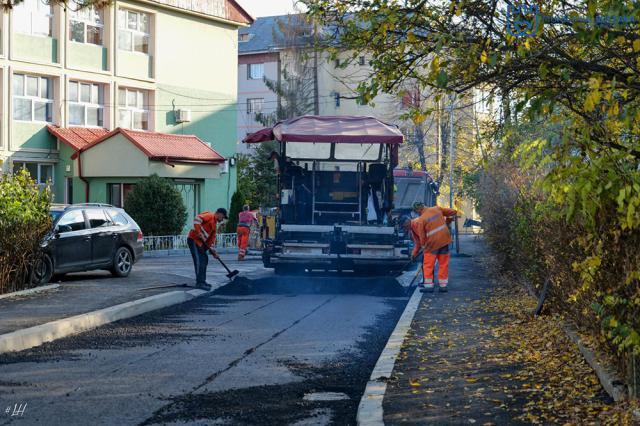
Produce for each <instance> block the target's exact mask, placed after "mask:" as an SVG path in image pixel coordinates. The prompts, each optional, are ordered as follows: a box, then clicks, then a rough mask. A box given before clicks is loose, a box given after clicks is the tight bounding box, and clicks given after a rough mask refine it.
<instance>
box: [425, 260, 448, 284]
mask: <svg viewBox="0 0 640 426" xmlns="http://www.w3.org/2000/svg"><path fill="white" fill-rule="evenodd" d="M436 262H438V284H439V285H441V286H443V287H445V286H446V285H447V284H449V253H444V254H436V253H425V254H424V260H423V261H422V273H423V274H424V275H423V276H424V283H425V284H429V285H431V284H433V270H434V268H435V266H436Z"/></svg>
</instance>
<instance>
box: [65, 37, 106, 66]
mask: <svg viewBox="0 0 640 426" xmlns="http://www.w3.org/2000/svg"><path fill="white" fill-rule="evenodd" d="M108 53H109V51H108V49H107V48H106V47H103V46H96V45H95V44H90V43H87V44H85V43H71V42H69V46H68V48H67V55H68V58H67V60H68V62H69V65H70V66H71V67H76V68H81V69H85V70H91V71H107V70H108V69H109V64H108V61H107V55H108Z"/></svg>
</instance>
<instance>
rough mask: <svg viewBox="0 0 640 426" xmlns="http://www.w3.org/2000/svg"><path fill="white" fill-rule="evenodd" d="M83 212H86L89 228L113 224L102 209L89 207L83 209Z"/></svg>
mask: <svg viewBox="0 0 640 426" xmlns="http://www.w3.org/2000/svg"><path fill="white" fill-rule="evenodd" d="M85 213H86V214H87V219H88V220H89V227H90V228H105V227H107V226H113V223H112V222H111V219H110V218H109V217H108V216H107V214H106V213H105V212H104V210H99V209H90V210H85Z"/></svg>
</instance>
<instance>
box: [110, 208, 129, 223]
mask: <svg viewBox="0 0 640 426" xmlns="http://www.w3.org/2000/svg"><path fill="white" fill-rule="evenodd" d="M107 213H108V214H109V216H111V220H112V221H113V223H115V224H116V225H120V226H123V225H126V224H128V223H129V221H128V220H127V217H126V216H125V215H124V214H123V213H122V212H119V211H118V210H107Z"/></svg>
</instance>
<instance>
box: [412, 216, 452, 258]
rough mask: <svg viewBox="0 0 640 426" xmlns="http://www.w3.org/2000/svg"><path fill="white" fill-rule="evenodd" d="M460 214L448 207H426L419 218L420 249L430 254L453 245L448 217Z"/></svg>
mask: <svg viewBox="0 0 640 426" xmlns="http://www.w3.org/2000/svg"><path fill="white" fill-rule="evenodd" d="M457 213H458V212H457V211H456V210H453V209H448V208H446V207H439V206H435V207H425V208H424V209H423V210H422V214H421V215H420V217H419V218H418V220H419V224H418V225H417V228H418V232H417V234H418V236H419V237H420V247H424V251H425V253H429V252H432V251H435V250H438V249H439V248H442V247H444V246H446V245H449V244H451V234H450V233H449V228H447V220H446V219H445V218H446V217H452V216H455V215H456V214H457Z"/></svg>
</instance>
